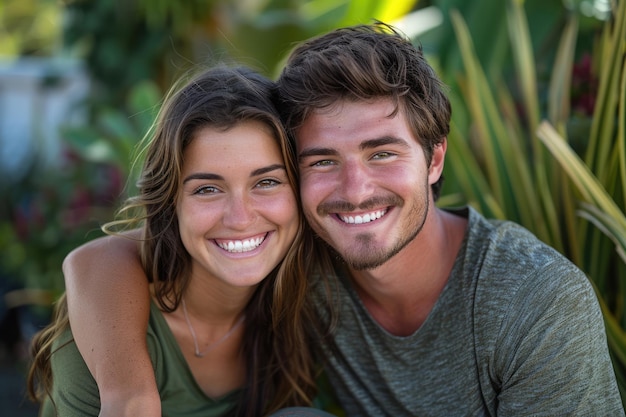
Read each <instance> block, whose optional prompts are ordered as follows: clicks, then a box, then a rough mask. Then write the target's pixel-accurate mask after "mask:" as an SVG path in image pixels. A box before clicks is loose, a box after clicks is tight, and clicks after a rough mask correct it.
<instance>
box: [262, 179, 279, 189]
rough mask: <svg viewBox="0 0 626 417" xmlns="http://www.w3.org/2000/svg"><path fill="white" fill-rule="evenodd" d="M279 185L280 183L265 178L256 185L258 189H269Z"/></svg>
mask: <svg viewBox="0 0 626 417" xmlns="http://www.w3.org/2000/svg"><path fill="white" fill-rule="evenodd" d="M279 184H280V181H277V180H274V179H271V178H267V179H264V180H261V181H259V182H258V183H257V187H259V188H270V187H275V186H277V185H279Z"/></svg>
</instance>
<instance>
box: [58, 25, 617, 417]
mask: <svg viewBox="0 0 626 417" xmlns="http://www.w3.org/2000/svg"><path fill="white" fill-rule="evenodd" d="M278 84H279V96H280V105H281V108H282V110H283V113H284V120H285V122H286V124H287V127H288V128H289V129H290V130H291V132H292V134H293V137H294V138H295V142H296V150H297V156H298V159H299V161H298V163H299V168H300V174H301V178H300V181H301V199H302V206H303V209H304V212H305V215H306V218H307V220H308V222H309V224H310V225H311V227H312V228H313V230H314V231H315V233H316V234H317V235H319V237H320V238H321V239H322V240H323V241H324V242H325V243H326V244H327V245H328V247H329V248H330V250H332V251H334V252H336V254H337V255H338V257H337V259H340V261H338V262H337V265H336V274H337V276H336V281H337V283H336V284H337V285H335V286H332V288H333V289H334V290H335V292H334V293H333V297H332V299H331V300H330V302H331V303H332V304H331V305H336V306H338V312H337V320H338V321H337V327H336V329H335V332H334V333H333V335H334V337H333V339H332V340H331V341H330V343H325V344H323V345H322V346H321V349H322V351H323V353H324V364H325V367H326V370H327V372H328V376H329V380H330V382H331V384H332V387H333V389H334V390H335V393H336V395H337V398H338V399H339V401H340V404H341V406H342V407H343V408H344V410H345V411H346V415H348V416H356V415H372V416H380V415H390V416H400V415H441V416H444V415H445V416H447V415H467V416H484V415H492V416H495V415H501V416H511V415H550V416H552V415H611V416H613V415H618V416H623V415H624V410H623V407H622V403H621V400H620V396H619V392H618V389H617V384H616V381H615V375H614V372H613V368H612V365H611V361H610V358H609V354H608V348H607V344H606V335H605V330H604V325H603V320H602V315H601V312H600V309H599V306H598V303H597V300H596V298H595V294H594V292H593V289H592V288H591V286H590V284H589V282H588V280H587V278H586V277H585V275H584V274H583V273H582V272H581V271H580V270H578V269H577V268H576V267H575V266H573V265H572V264H571V263H570V262H569V261H567V260H566V259H565V258H564V257H563V256H561V255H559V254H558V253H557V252H556V251H555V250H553V249H551V248H549V247H547V246H546V245H545V244H543V243H541V242H540V241H538V240H537V239H536V238H535V237H534V236H532V235H531V234H530V233H529V232H528V231H526V230H524V229H522V228H521V227H519V226H516V225H514V224H512V223H508V222H498V221H488V220H486V219H485V218H483V217H482V216H480V215H479V214H478V213H477V212H476V211H474V210H473V209H471V208H464V209H460V210H454V211H453V210H443V209H440V208H437V207H436V206H435V201H436V199H437V197H438V194H439V190H440V186H441V180H442V178H441V173H442V170H443V164H444V157H445V151H446V135H447V134H448V131H449V120H450V104H449V101H448V99H447V97H446V95H445V93H444V92H443V87H442V85H441V83H440V81H439V79H438V78H437V76H436V75H435V73H434V71H433V70H432V68H431V67H430V66H429V65H428V64H427V62H426V61H425V59H424V57H423V55H422V53H421V51H420V50H419V49H416V48H415V47H414V46H413V45H412V44H411V42H410V41H409V40H407V39H405V38H404V37H403V36H401V35H400V34H398V33H395V32H394V31H393V29H392V28H390V27H388V26H385V25H382V24H379V25H371V26H358V27H353V28H344V29H339V30H336V31H333V32H330V33H328V34H326V35H323V36H321V37H318V38H314V39H312V40H309V41H307V42H304V43H302V44H301V45H299V46H298V47H297V48H296V49H295V50H294V51H293V52H292V54H291V56H290V59H289V61H288V63H287V65H286V67H285V69H284V71H283V73H282V74H281V76H280V79H279V80H278ZM109 239H110V238H109ZM106 245H107V244H106V243H103V242H97V243H93V244H88V245H87V246H86V247H83V248H81V249H80V250H78V251H76V252H75V253H74V254H73V255H71V256H70V257H69V258H68V260H67V262H66V265H65V266H66V274H67V275H66V276H67V281H68V296H69V300H70V315H71V317H70V319H71V320H72V325H75V323H77V324H76V325H77V326H79V327H80V329H86V328H87V327H89V323H93V322H96V323H97V322H98V321H100V320H101V319H102V317H104V316H105V313H104V312H105V311H106V314H109V315H110V314H111V311H110V310H111V309H115V310H118V313H117V315H118V317H119V320H118V321H117V323H118V324H117V326H121V324H120V323H122V317H124V318H127V317H129V316H130V315H131V312H133V313H132V314H135V315H136V314H137V311H140V312H141V315H142V316H144V315H145V309H146V307H145V306H143V305H140V306H137V305H136V304H137V300H138V299H140V298H141V297H140V295H141V291H142V290H143V288H142V286H143V285H144V284H141V283H139V281H146V279H145V277H144V276H141V275H142V274H141V273H140V272H139V271H138V267H137V264H138V260H136V255H132V253H131V254H130V255H129V252H133V251H132V249H131V250H129V248H128V246H126V247H121V246H120V247H118V248H113V247H108V248H104V250H105V252H106V256H107V257H108V258H112V257H113V256H114V255H115V256H120V257H125V258H124V259H126V261H124V262H125V263H127V264H128V265H127V266H124V267H121V268H113V267H110V266H106V265H104V263H105V262H104V261H101V262H98V261H97V260H95V259H94V258H95V254H96V253H97V252H99V251H101V250H102V248H103V247H104V246H106ZM109 245H110V243H109ZM320 245H324V243H320ZM93 265H96V267H95V268H94V269H91V268H93ZM133 271H134V272H133ZM131 273H132V275H133V278H132V283H131V282H130V281H131V279H130V278H129V275H130V274H131ZM85 274H89V275H90V276H91V278H90V279H89V280H87V281H85V277H84V275H85ZM135 276H141V277H140V278H141V279H139V278H137V277H135ZM104 277H109V282H108V283H107V284H104V283H103V282H104V281H105V278H104ZM112 277H115V278H114V281H113V282H111V278H112ZM112 286H113V288H115V291H116V293H119V294H120V295H119V297H121V298H119V299H118V300H117V301H115V302H113V301H112V300H111V299H109V300H102V299H100V300H99V301H98V303H97V304H96V306H95V309H94V310H93V311H90V312H89V311H87V310H88V307H92V306H93V302H92V301H93V299H95V298H96V294H97V293H98V292H99V291H101V290H103V289H104V288H105V287H108V288H111V287H112ZM131 287H132V288H131ZM108 291H111V290H110V289H109V290H108ZM85 294H87V298H88V299H89V300H90V301H89V303H88V302H86V301H85V300H84V299H83V300H81V296H83V297H84V296H85ZM105 296H106V295H105ZM314 297H315V299H316V302H317V303H318V305H319V307H320V308H319V312H320V316H321V318H322V319H324V318H326V315H325V313H326V311H327V309H326V307H327V301H328V300H326V298H325V297H324V294H323V291H321V290H320V291H318V292H316V293H315V295H314ZM87 304H89V306H87ZM113 304H114V305H113ZM141 304H143V303H141ZM145 304H146V305H147V300H146V302H145ZM72 310H74V311H72ZM107 320H108V322H106V323H105V322H102V321H100V323H98V324H97V325H96V326H95V327H96V328H97V330H98V331H100V330H104V331H105V333H106V336H103V335H101V336H100V337H99V338H97V339H95V340H98V341H99V343H93V344H92V345H90V346H87V345H85V346H82V347H81V343H80V342H81V341H80V340H78V335H77V342H78V345H79V347H80V348H81V351H82V352H83V355H85V356H86V360H87V362H88V363H91V364H92V366H93V369H100V370H103V369H107V367H108V369H109V370H106V371H104V372H101V371H97V373H96V379H98V380H99V381H100V380H103V381H104V382H103V384H104V385H103V386H105V387H107V389H110V392H109V393H108V394H106V395H111V398H117V399H118V400H119V401H120V402H123V401H128V403H132V401H129V400H128V398H127V397H128V394H120V393H119V391H121V390H122V389H123V388H124V387H129V386H132V385H131V384H130V383H129V382H128V381H138V382H139V383H140V384H143V386H144V387H145V386H147V388H146V390H138V391H141V392H150V387H149V385H150V384H151V380H150V378H151V376H150V375H148V372H147V370H148V369H149V366H148V365H149V360H148V358H147V355H144V356H145V357H141V356H140V355H137V354H136V351H137V349H138V348H137V346H138V345H140V344H141V343H142V342H141V338H140V335H141V334H143V333H142V332H145V323H142V322H141V321H142V320H143V317H141V318H137V320H134V321H133V323H130V324H129V323H124V325H123V326H122V327H124V329H120V328H118V327H116V325H115V323H114V322H113V321H112V320H113V319H111V318H108V319H107ZM89 331H91V332H92V333H95V332H96V330H95V329H87V330H85V331H84V332H89ZM79 332H81V331H80V330H79ZM74 333H75V334H76V333H77V332H76V331H75V332H74ZM96 337H97V336H96ZM109 337H115V338H116V340H115V343H113V342H110V341H107V338H109ZM85 339H86V338H83V340H85ZM117 344H119V346H117ZM131 346H132V347H133V348H132V349H131ZM94 349H96V350H95V351H94ZM125 352H135V353H132V356H130V357H129V358H128V359H127V360H128V361H132V364H133V366H136V365H134V364H141V368H140V369H142V370H143V371H141V372H139V371H138V372H135V373H134V374H132V375H126V376H123V375H120V374H119V373H120V372H124V369H125V367H126V365H124V366H122V365H120V364H116V363H115V360H117V359H119V358H123V357H124V356H123V355H124V353H125ZM146 364H148V365H146ZM111 369H112V370H111ZM128 372H130V371H128ZM139 374H142V375H145V377H142V378H139ZM122 377H123V378H124V379H123V378H122ZM122 379H123V380H122ZM146 381H147V382H146ZM113 382H119V383H118V384H117V385H116V384H114V383H113ZM115 386H117V387H120V388H119V389H117V391H116V389H115V388H112V387H115Z"/></svg>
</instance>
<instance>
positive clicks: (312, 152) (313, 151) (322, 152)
mask: <svg viewBox="0 0 626 417" xmlns="http://www.w3.org/2000/svg"><path fill="white" fill-rule="evenodd" d="M333 155H337V151H336V150H334V149H332V148H307V149H305V150H303V151H302V152H300V153H298V159H299V160H302V159H304V158H307V157H309V156H333Z"/></svg>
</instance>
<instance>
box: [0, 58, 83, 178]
mask: <svg viewBox="0 0 626 417" xmlns="http://www.w3.org/2000/svg"><path fill="white" fill-rule="evenodd" d="M88 90H89V81H88V79H87V76H86V74H85V71H84V69H83V67H82V66H81V64H80V63H79V62H76V61H68V60H60V59H49V58H20V59H17V60H3V59H2V58H1V57H0V175H2V176H3V177H6V176H9V177H10V178H11V177H12V178H14V179H19V178H20V177H21V176H22V175H23V174H24V173H25V172H24V171H25V170H26V168H27V167H28V166H29V165H30V163H32V160H33V158H34V157H35V155H37V154H39V155H40V156H41V158H40V159H38V163H43V164H46V165H51V166H54V165H56V164H58V162H59V161H60V158H61V151H62V149H61V146H60V144H61V141H60V134H59V133H60V132H59V128H60V127H61V126H63V125H66V124H75V123H79V122H81V121H83V120H84V119H85V116H86V113H85V111H84V106H83V101H84V100H85V98H86V97H87V93H88ZM5 179H6V178H5Z"/></svg>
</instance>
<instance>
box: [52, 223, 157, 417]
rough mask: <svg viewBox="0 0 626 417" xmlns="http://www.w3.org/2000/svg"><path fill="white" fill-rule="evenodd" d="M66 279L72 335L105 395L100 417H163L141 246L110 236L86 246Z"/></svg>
mask: <svg viewBox="0 0 626 417" xmlns="http://www.w3.org/2000/svg"><path fill="white" fill-rule="evenodd" d="M131 236H132V237H139V232H131ZM63 273H64V275H65V286H66V291H67V303H68V310H69V318H70V324H71V327H72V333H73V335H74V338H75V340H76V345H77V346H78V348H79V350H80V352H81V354H82V356H83V358H84V359H85V362H86V363H87V366H88V367H89V370H90V371H91V374H92V375H93V377H94V379H95V380H96V382H97V383H98V388H99V390H100V400H101V404H102V409H101V411H100V416H103V417H104V416H131V415H132V416H137V415H142V416H160V415H161V402H160V398H159V393H158V389H157V385H156V380H155V377H154V369H153V368H152V362H151V360H150V356H149V354H148V348H147V345H146V332H147V327H148V316H149V314H150V293H149V287H148V279H147V277H146V275H145V272H144V271H143V268H142V266H141V261H140V258H139V248H138V244H137V241H136V240H133V239H127V238H124V237H114V236H106V237H103V238H99V239H96V240H94V241H91V242H89V243H86V244H84V245H82V246H80V247H78V248H77V249H75V250H73V251H72V252H71V253H70V254H69V255H68V256H67V257H66V258H65V261H64V262H63Z"/></svg>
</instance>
